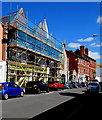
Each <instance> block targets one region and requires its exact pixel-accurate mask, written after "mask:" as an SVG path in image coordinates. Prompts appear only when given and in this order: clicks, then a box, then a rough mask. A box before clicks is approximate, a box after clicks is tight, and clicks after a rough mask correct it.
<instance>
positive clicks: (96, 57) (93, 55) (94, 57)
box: [89, 51, 102, 59]
mask: <svg viewBox="0 0 102 120" xmlns="http://www.w3.org/2000/svg"><path fill="white" fill-rule="evenodd" d="M89 56H90V57H91V58H93V59H101V58H102V56H101V55H100V54H99V53H98V52H92V51H89Z"/></svg>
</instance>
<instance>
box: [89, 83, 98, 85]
mask: <svg viewBox="0 0 102 120" xmlns="http://www.w3.org/2000/svg"><path fill="white" fill-rule="evenodd" d="M88 85H98V84H97V83H89V84H88Z"/></svg>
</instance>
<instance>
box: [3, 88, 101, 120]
mask: <svg viewBox="0 0 102 120" xmlns="http://www.w3.org/2000/svg"><path fill="white" fill-rule="evenodd" d="M101 102H102V95H101V93H100V94H99V95H89V94H86V93H85V89H84V88H78V89H68V90H61V91H52V92H49V93H42V94H40V95H39V94H26V95H25V96H24V97H16V98H11V99H9V100H3V101H2V118H9V120H14V119H16V118H24V119H25V120H28V119H32V120H50V119H54V120H55V119H59V120H77V119H78V120H83V118H85V119H92V118H95V117H96V118H97V119H98V117H99V118H100V116H101V110H100V108H102V104H101ZM97 114H98V116H97Z"/></svg>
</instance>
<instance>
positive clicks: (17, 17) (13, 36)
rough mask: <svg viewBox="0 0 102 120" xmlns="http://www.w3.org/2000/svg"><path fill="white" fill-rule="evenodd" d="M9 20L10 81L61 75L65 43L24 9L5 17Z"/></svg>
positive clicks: (4, 21) (49, 78)
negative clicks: (26, 14) (41, 26)
mask: <svg viewBox="0 0 102 120" xmlns="http://www.w3.org/2000/svg"><path fill="white" fill-rule="evenodd" d="M2 22H3V24H7V26H8V27H7V30H8V40H7V45H8V46H7V63H8V81H12V80H13V81H16V82H18V84H19V85H21V86H25V84H26V82H27V81H29V80H41V79H43V80H44V81H46V82H48V80H52V79H53V80H57V79H61V75H60V71H61V70H63V59H62V55H63V44H62V43H61V42H60V41H58V40H57V39H55V38H54V37H53V36H52V35H50V34H48V33H47V32H46V31H44V30H43V29H42V28H40V27H39V26H37V25H36V24H34V23H33V22H32V21H30V20H29V19H28V18H26V17H25V15H24V13H23V11H22V10H20V11H18V12H16V13H13V14H9V15H8V16H7V17H4V18H2Z"/></svg>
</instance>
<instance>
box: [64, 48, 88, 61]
mask: <svg viewBox="0 0 102 120" xmlns="http://www.w3.org/2000/svg"><path fill="white" fill-rule="evenodd" d="M66 52H69V53H70V54H73V55H75V56H76V57H79V58H81V59H83V60H86V61H88V62H89V60H87V59H85V58H84V57H82V56H80V55H78V54H75V52H73V51H68V50H66Z"/></svg>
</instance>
